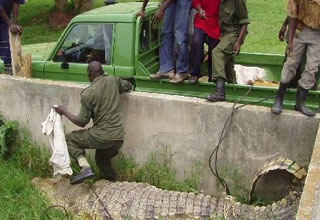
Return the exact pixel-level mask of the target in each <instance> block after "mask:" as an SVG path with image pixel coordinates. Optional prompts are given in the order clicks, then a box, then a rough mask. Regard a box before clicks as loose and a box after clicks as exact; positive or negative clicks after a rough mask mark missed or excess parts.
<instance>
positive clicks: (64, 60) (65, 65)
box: [61, 51, 69, 69]
mask: <svg viewBox="0 0 320 220" xmlns="http://www.w3.org/2000/svg"><path fill="white" fill-rule="evenodd" d="M61 58H62V63H61V68H62V69H69V63H68V59H67V56H66V53H65V52H64V51H63V52H62V54H61Z"/></svg>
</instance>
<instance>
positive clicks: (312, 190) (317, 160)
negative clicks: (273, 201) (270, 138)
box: [296, 128, 320, 220]
mask: <svg viewBox="0 0 320 220" xmlns="http://www.w3.org/2000/svg"><path fill="white" fill-rule="evenodd" d="M319 173H320V128H319V130H318V134H317V138H316V142H315V145H314V150H313V153H312V157H311V161H310V165H309V170H308V175H307V179H306V183H305V187H304V189H303V193H302V197H301V200H300V206H299V210H298V213H297V217H296V220H306V219H308V220H319V219H320V175H319Z"/></svg>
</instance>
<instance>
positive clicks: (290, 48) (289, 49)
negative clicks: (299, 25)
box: [287, 42, 293, 57]
mask: <svg viewBox="0 0 320 220" xmlns="http://www.w3.org/2000/svg"><path fill="white" fill-rule="evenodd" d="M287 56H289V57H291V56H293V43H292V42H289V43H288V45H287Z"/></svg>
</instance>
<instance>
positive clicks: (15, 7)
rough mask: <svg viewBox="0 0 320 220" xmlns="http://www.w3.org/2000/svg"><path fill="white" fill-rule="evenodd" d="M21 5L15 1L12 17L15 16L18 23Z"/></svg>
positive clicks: (14, 18)
mask: <svg viewBox="0 0 320 220" xmlns="http://www.w3.org/2000/svg"><path fill="white" fill-rule="evenodd" d="M19 7H20V5H19V3H18V2H14V3H13V10H12V17H13V22H14V23H16V24H17V23H18V14H19Z"/></svg>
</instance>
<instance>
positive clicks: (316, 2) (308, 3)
mask: <svg viewBox="0 0 320 220" xmlns="http://www.w3.org/2000/svg"><path fill="white" fill-rule="evenodd" d="M287 10H288V15H289V17H292V18H297V19H298V26H297V29H298V30H302V29H303V27H305V26H306V27H309V28H312V29H316V30H320V0H289V2H288V5H287Z"/></svg>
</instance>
